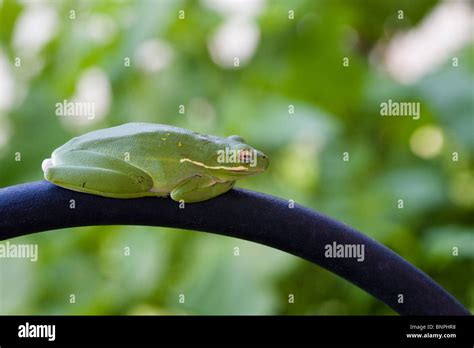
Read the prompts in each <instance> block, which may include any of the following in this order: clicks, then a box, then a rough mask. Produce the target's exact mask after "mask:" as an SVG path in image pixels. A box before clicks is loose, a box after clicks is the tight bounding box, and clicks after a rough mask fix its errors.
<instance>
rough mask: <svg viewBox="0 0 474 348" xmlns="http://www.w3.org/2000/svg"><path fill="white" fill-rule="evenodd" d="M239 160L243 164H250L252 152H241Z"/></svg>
mask: <svg viewBox="0 0 474 348" xmlns="http://www.w3.org/2000/svg"><path fill="white" fill-rule="evenodd" d="M239 159H240V162H241V163H250V160H251V159H252V154H251V152H250V150H241V151H240V153H239Z"/></svg>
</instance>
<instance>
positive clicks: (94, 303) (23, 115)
mask: <svg viewBox="0 0 474 348" xmlns="http://www.w3.org/2000/svg"><path fill="white" fill-rule="evenodd" d="M460 1H462V0H460ZM209 3H210V2H209V1H200V2H198V1H151V0H147V1H105V0H101V1H49V2H48V1H45V2H42V3H37V4H34V5H38V4H40V5H38V6H42V5H41V4H43V5H44V4H46V5H47V6H49V7H50V8H52V9H53V10H54V11H53V12H54V14H55V16H56V19H57V20H56V26H55V29H54V35H53V36H52V38H51V40H49V41H48V42H47V43H46V44H45V45H44V46H43V47H41V49H40V50H39V51H38V52H36V53H34V54H32V53H31V52H29V53H31V55H29V56H28V55H26V56H23V55H20V57H21V58H22V64H21V67H15V66H14V64H15V58H16V57H18V56H19V53H18V47H16V46H15V40H14V36H15V30H16V29H15V28H16V26H18V25H19V24H18V23H19V22H20V18H21V16H22V15H23V14H24V13H25V12H26V8H27V7H28V6H32V5H31V3H27V2H12V1H9V0H5V1H2V2H1V6H2V9H1V18H0V26H1V30H0V38H1V50H2V51H1V56H0V58H2V59H3V60H4V61H6V63H2V64H3V65H2V69H7V68H6V65H5V64H7V66H8V67H9V68H8V69H9V71H10V73H11V75H12V76H13V77H14V81H15V85H14V86H13V87H11V89H12V90H14V91H15V93H14V94H15V97H14V99H15V102H14V104H13V105H12V106H11V107H9V108H8V110H6V109H3V110H0V168H1V170H0V186H2V187H4V186H8V185H14V184H19V183H23V182H27V181H32V180H39V179H41V178H42V171H41V162H42V160H43V159H44V158H47V157H49V155H50V153H51V151H52V150H53V149H54V148H56V147H57V146H59V145H61V144H62V143H64V142H65V141H67V140H68V139H70V138H71V137H73V136H75V135H77V134H81V133H84V132H86V131H88V130H92V129H99V128H103V127H108V126H113V125H117V124H121V123H125V122H130V121H143V122H156V123H166V124H171V125H176V126H181V127H185V128H190V129H193V130H196V131H200V132H204V133H210V134H218V135H224V136H225V135H230V134H240V135H241V136H243V137H244V138H245V139H246V140H247V141H248V142H249V143H250V144H253V145H255V146H256V147H257V148H259V149H261V150H262V151H264V152H265V153H267V154H268V155H269V156H270V158H271V160H272V163H271V166H270V168H269V171H268V172H267V173H266V174H265V175H261V176H258V177H255V178H250V179H247V180H244V181H242V182H240V183H239V186H242V187H246V188H250V189H254V190H258V191H262V192H265V193H269V194H273V195H276V196H280V197H284V198H287V199H293V200H295V201H297V202H298V203H301V204H304V205H306V206H308V207H311V208H313V209H316V210H318V211H321V212H323V213H325V214H327V215H330V216H333V217H335V218H337V219H339V220H341V221H343V222H344V223H347V224H349V225H351V226H354V227H355V228H357V229H359V230H361V231H363V232H364V233H366V234H368V235H369V236H371V237H373V238H375V239H377V240H379V241H380V242H382V243H384V244H385V245H387V246H388V247H390V248H392V249H393V250H395V251H396V252H397V253H399V254H400V255H402V256H403V257H405V258H406V259H407V260H408V261H410V262H412V263H414V264H415V265H416V266H418V267H420V268H421V269H422V270H424V271H425V272H426V273H428V274H429V275H430V276H432V277H433V278H434V279H435V280H436V281H438V282H439V283H440V284H441V285H442V286H443V287H445V288H446V289H447V290H448V291H450V292H451V293H452V294H453V295H454V296H455V297H457V298H458V299H459V300H460V301H461V302H462V303H463V304H465V305H466V306H467V307H469V308H470V310H471V311H473V310H474V277H473V274H474V239H473V207H474V192H473V190H474V189H473V187H474V178H473V171H472V154H473V149H474V138H473V130H474V127H473V114H474V112H473V111H474V98H473V69H474V53H473V46H472V44H469V45H468V46H467V47H464V48H463V49H462V50H460V51H457V52H456V57H458V58H459V62H460V64H459V66H458V67H453V66H452V65H451V60H450V59H449V60H446V62H445V63H444V64H443V65H442V66H439V67H437V68H436V69H434V71H432V72H430V73H429V74H428V75H426V76H424V77H423V78H422V79H420V80H419V81H417V82H416V83H413V84H411V85H405V84H401V83H399V82H397V81H396V80H395V79H393V78H392V77H391V76H390V75H389V74H388V73H387V72H385V70H384V68H383V67H382V63H381V61H380V60H377V59H374V57H373V55H374V52H376V51H377V50H376V47H377V45H380V44H382V46H383V44H384V43H387V42H389V41H390V39H391V38H393V36H394V35H395V34H396V33H397V32H401V31H407V30H410V29H411V28H413V27H414V26H416V25H418V24H419V23H420V21H422V20H423V19H424V18H425V17H426V16H427V15H428V14H429V13H430V11H431V10H432V9H433V8H434V6H436V4H437V2H436V1H431V0H430V1H425V0H421V1H410V0H406V1H394V0H392V1H377V0H370V1H369V0H335V1H330V0H325V1H310V0H299V1H283V0H279V1H267V2H266V4H265V3H264V4H263V9H262V12H261V13H260V14H259V15H258V16H257V15H254V18H255V19H254V20H255V23H256V25H257V27H258V29H259V36H258V46H257V48H256V51H255V52H254V54H253V56H252V57H251V58H250V59H249V61H248V62H245V64H242V65H241V66H240V67H236V68H233V67H230V68H225V67H222V66H219V64H216V62H214V61H213V59H212V57H211V54H210V53H209V40H210V38H211V37H212V36H213V34H214V33H215V32H216V30H218V28H219V26H220V25H221V24H222V23H223V22H224V21H225V20H226V16H228V15H225V14H222V12H219V11H216V10H215V9H214V8H213V7H212V6H210V5H209ZM245 6H248V8H249V9H251V8H253V6H252V2H250V1H245V2H244V5H243V7H245ZM400 9H403V11H404V15H405V17H404V19H403V20H398V19H397V11H399V10H400ZM71 10H74V11H75V19H71ZM180 10H184V11H185V19H180V18H179V11H180ZM289 10H293V11H294V13H295V19H294V20H289V19H288V11H289ZM36 25H37V28H38V30H39V29H40V28H41V27H42V26H44V25H47V23H43V22H40V23H36ZM91 28H92V29H91ZM440 30H443V29H442V28H440ZM97 32H99V33H100V32H102V34H103V36H102V37H100V36H99V38H98V39H97V38H95V37H94V34H97ZM242 35H243V34H242ZM104 38H105V39H104ZM150 39H153V40H154V39H159V40H161V41H160V42H165V43H166V45H167V47H168V49H169V50H170V51H171V52H172V54H171V57H170V59H169V64H167V65H166V66H165V67H164V68H163V69H160V70H159V71H157V72H150V71H146V70H145V71H144V70H143V69H139V68H138V67H137V65H136V64H135V58H134V57H135V56H134V54H135V52H136V51H137V50H138V49H139V47H140V45H141V44H142V43H143V42H144V41H146V40H150ZM420 44H421V45H422V44H423V43H420ZM126 57H129V58H130V62H131V63H130V66H129V67H128V66H124V59H125V58H126ZM343 57H349V58H350V66H349V67H344V66H343V64H342V60H343ZM91 68H93V69H95V70H94V71H97V70H99V71H101V72H102V74H103V76H106V78H107V80H108V83H109V84H110V96H111V101H110V104H109V106H108V108H107V110H106V111H105V115H104V117H102V118H98V119H94V120H90V121H86V122H82V123H76V122H74V121H73V120H69V119H64V118H61V117H58V116H56V114H55V104H56V103H57V102H61V101H62V100H63V99H70V98H72V96H73V95H74V93H75V92H76V90H77V83H78V81H79V80H80V78H81V76H82V74H83V73H84V72H85V71H87V70H88V69H91ZM2 76H3V75H2ZM0 83H3V82H0ZM388 99H393V100H405V101H420V102H421V105H422V106H421V110H422V116H421V118H420V120H412V119H411V118H383V117H380V115H379V105H380V103H381V102H382V101H386V100H388ZM179 105H184V106H185V108H186V112H185V113H184V114H180V113H179ZM289 105H293V106H294V110H295V112H294V114H289V112H288V106H289ZM424 125H435V126H436V127H438V128H439V129H441V130H442V134H443V145H442V148H441V150H440V151H439V153H438V154H437V156H434V157H433V158H430V159H424V158H421V157H419V156H417V154H415V153H414V152H413V151H412V150H411V148H410V139H411V137H412V136H413V133H414V132H415V130H417V129H418V128H419V127H422V126H424ZM344 152H348V153H349V154H350V160H349V161H348V162H345V161H343V160H342V158H343V153H344ZM453 152H458V153H459V161H457V162H454V161H452V153H453ZM17 153H20V154H21V161H15V156H16V154H17ZM398 199H403V200H404V208H403V209H398V203H397V202H398ZM48 214H54V212H48ZM157 214H159V212H157ZM25 218H27V217H25ZM288 233H291V231H288ZM14 241H15V242H16V243H37V244H38V245H39V253H40V255H39V260H38V262H36V263H32V262H30V261H28V260H16V259H2V261H1V263H0V276H1V278H0V296H1V297H0V299H1V301H0V313H1V314H186V313H190V314H393V313H394V312H393V311H392V310H391V309H389V308H387V307H386V306H385V305H384V304H382V303H380V302H379V301H377V300H376V299H374V298H372V297H371V296H370V295H368V294H366V293H365V292H363V291H362V290H360V289H358V288H357V287H355V286H354V285H352V284H350V283H347V282H346V281H344V280H342V279H340V278H338V277H337V276H335V275H333V274H331V273H329V272H327V271H325V270H323V269H321V268H319V267H317V266H314V265H312V264H309V263H308V262H306V261H303V260H300V259H297V258H296V257H294V256H291V255H287V254H285V253H282V252H280V251H278V250H273V249H270V248H267V247H264V246H260V245H256V244H254V243H249V242H245V241H241V240H236V239H232V238H227V237H221V236H214V235H210V234H205V233H196V232H190V231H181V230H167V229H165V228H150V227H140V226H136V227H131V226H107V227H83V228H75V229H66V230H63V231H56V232H48V233H41V234H37V235H32V236H25V237H21V238H17V239H15V240H14ZM235 247H238V248H239V250H240V255H239V256H235V255H234V252H235V249H234V248H235ZM453 247H458V248H459V255H458V256H453V255H452V248H453ZM126 248H130V249H129V250H130V255H129V256H124V251H125V249H126ZM127 250H128V249H127ZM70 294H75V297H76V302H75V303H74V304H71V303H70V301H69V299H70ZM180 294H184V295H185V296H186V298H185V299H186V301H185V303H180V302H179V295H180ZM289 294H294V296H295V302H294V303H288V295H289Z"/></svg>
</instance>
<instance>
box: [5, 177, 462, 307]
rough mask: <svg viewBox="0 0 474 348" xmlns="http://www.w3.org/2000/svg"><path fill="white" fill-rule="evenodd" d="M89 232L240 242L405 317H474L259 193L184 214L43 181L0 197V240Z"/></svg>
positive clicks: (237, 194) (443, 294)
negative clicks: (287, 257) (101, 228)
mask: <svg viewBox="0 0 474 348" xmlns="http://www.w3.org/2000/svg"><path fill="white" fill-rule="evenodd" d="M71 200H74V204H75V208H74V209H72V208H71ZM92 225H146V226H164V227H175V228H181V229H188V230H197V231H205V232H211V233H216V234H221V235H226V236H231V237H236V238H241V239H245V240H249V241H253V242H257V243H260V244H263V245H267V246H270V247H273V248H276V249H280V250H283V251H286V252H288V253H291V254H293V255H296V256H299V257H301V258H304V259H306V260H309V261H311V262H313V263H315V264H318V265H320V266H322V267H324V268H326V269H328V270H329V271H331V272H334V273H336V274H338V275H340V276H341V277H343V278H344V279H347V280H349V281H350V282H352V283H354V284H355V285H357V286H359V287H361V288H362V289H364V290H365V291H367V292H368V293H370V294H372V295H373V296H375V297H376V298H378V299H380V300H381V301H383V302H384V303H386V304H387V305H388V306H390V307H391V308H393V309H394V310H395V311H397V312H398V313H400V314H404V315H469V314H470V313H469V311H468V310H467V309H465V308H464V307H463V306H462V305H461V304H460V303H459V302H458V301H457V300H456V299H455V298H454V297H453V296H451V295H450V294H449V293H448V292H447V291H446V290H444V289H443V288H442V287H441V286H440V285H438V284H437V283H436V282H435V281H433V280H432V279H431V278H430V277H429V276H427V275H426V274H425V273H423V272H422V271H420V270H419V269H417V268H416V267H414V266H413V265H411V264H410V263H408V262H407V261H406V260H404V259H403V258H402V257H400V256H399V255H398V254H396V253H394V252H393V251H392V250H390V249H388V248H386V247H385V246H383V245H382V244H380V243H378V242H377V241H375V240H373V239H371V238H369V237H367V236H365V235H364V234H362V233H360V232H358V231H356V230H354V229H353V228H351V227H349V226H347V225H344V224H342V223H341V222H338V221H336V220H334V219H331V218H329V217H327V216H324V215H322V214H320V213H318V212H316V211H313V210H311V209H308V208H305V207H303V206H300V205H295V206H294V208H290V207H289V204H288V202H287V201H284V200H282V199H280V198H276V197H273V196H269V195H265V194H262V193H258V192H253V191H247V190H242V189H233V190H231V191H229V192H228V193H226V194H224V195H221V196H219V197H217V198H214V199H211V200H209V201H205V202H201V203H194V204H186V205H185V208H184V209H182V208H180V207H179V204H178V203H177V202H174V201H172V200H171V199H164V198H154V197H147V198H137V199H112V198H105V197H100V196H95V195H89V194H84V193H79V192H74V191H70V190H66V189H63V188H60V187H58V186H55V185H52V184H50V183H48V182H46V181H38V182H33V183H27V184H22V185H17V186H10V187H6V188H3V189H0V240H4V239H7V238H14V237H18V236H22V235H26V234H30V233H35V232H41V231H48V230H54V229H59V228H65V227H77V226H92ZM334 242H335V243H337V244H338V245H339V244H341V245H346V244H356V245H357V244H358V245H364V251H365V255H364V256H365V257H364V260H363V261H362V262H359V261H358V260H357V259H356V258H329V257H326V256H325V246H326V245H332V244H333V243H334ZM262 262H265V260H262ZM314 281H317V280H314ZM399 295H402V296H403V301H400V298H401V297H399Z"/></svg>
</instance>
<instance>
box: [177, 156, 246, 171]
mask: <svg viewBox="0 0 474 348" xmlns="http://www.w3.org/2000/svg"><path fill="white" fill-rule="evenodd" d="M179 162H180V163H183V162H190V163H192V164H195V165H197V166H200V167H204V168H207V169H224V170H231V171H236V172H241V171H246V170H249V169H248V168H246V167H244V166H238V167H226V166H207V165H205V164H204V163H201V162H197V161H193V160H190V159H189V158H181V160H180V161H179Z"/></svg>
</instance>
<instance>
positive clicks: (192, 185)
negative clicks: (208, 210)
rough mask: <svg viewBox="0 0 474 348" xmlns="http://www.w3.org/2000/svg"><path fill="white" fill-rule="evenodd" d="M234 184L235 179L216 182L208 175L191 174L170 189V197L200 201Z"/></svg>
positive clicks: (177, 199) (214, 195)
mask: <svg viewBox="0 0 474 348" xmlns="http://www.w3.org/2000/svg"><path fill="white" fill-rule="evenodd" d="M234 184H235V181H227V182H216V180H215V179H214V178H212V177H210V176H193V177H191V178H189V179H187V180H184V181H183V182H181V183H180V184H179V185H178V186H176V187H175V188H174V189H173V190H172V191H171V198H172V199H173V200H174V201H177V202H179V201H181V200H183V201H184V202H186V203H193V202H201V201H205V200H208V199H211V198H214V197H216V196H219V195H221V194H223V193H225V192H227V191H229V190H230V189H231V188H232V186H234Z"/></svg>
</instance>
